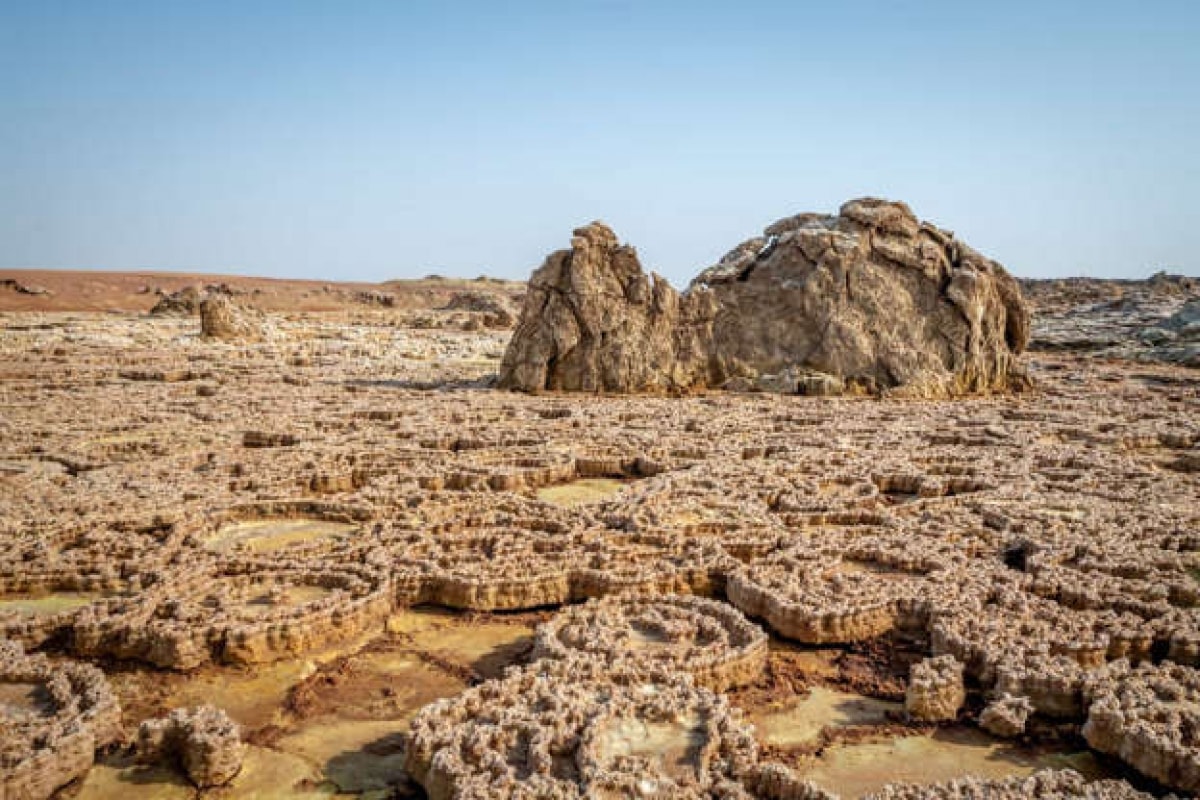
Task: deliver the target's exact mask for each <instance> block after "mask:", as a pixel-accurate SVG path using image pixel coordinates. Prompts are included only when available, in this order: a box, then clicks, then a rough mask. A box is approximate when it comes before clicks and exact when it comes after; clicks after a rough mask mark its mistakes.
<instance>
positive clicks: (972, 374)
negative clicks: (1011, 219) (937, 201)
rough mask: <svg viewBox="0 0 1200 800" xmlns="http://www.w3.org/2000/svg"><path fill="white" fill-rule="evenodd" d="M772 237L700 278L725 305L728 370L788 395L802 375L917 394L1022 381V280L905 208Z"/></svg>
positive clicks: (812, 223)
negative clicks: (782, 383) (780, 382)
mask: <svg viewBox="0 0 1200 800" xmlns="http://www.w3.org/2000/svg"><path fill="white" fill-rule="evenodd" d="M765 234H766V236H765V238H764V237H759V238H755V239H751V240H750V241H749V242H747V243H745V245H743V246H741V247H740V248H739V249H735V251H734V253H733V254H731V255H730V256H726V260H723V261H722V263H720V264H718V265H716V266H715V267H712V268H710V269H708V270H706V271H704V272H703V273H701V274H700V275H699V276H698V277H697V278H696V279H695V280H694V281H693V282H692V289H691V290H690V291H697V290H698V289H700V288H704V287H707V288H709V289H711V290H712V292H713V293H714V294H715V296H716V298H717V300H718V305H719V308H720V311H719V312H718V314H717V316H716V320H715V323H714V325H713V329H712V336H713V340H712V344H711V348H712V353H713V355H714V359H715V360H716V362H717V372H718V373H719V374H720V375H721V376H724V377H726V378H732V377H736V376H748V377H751V378H753V379H760V380H761V378H762V377H763V376H777V375H780V374H783V373H790V374H791V375H794V376H795V378H794V379H793V380H791V381H790V382H789V386H788V387H787V388H788V390H789V391H796V390H797V388H798V385H799V384H800V383H801V380H800V378H801V376H814V375H815V376H822V377H824V376H831V377H832V378H834V379H837V380H841V381H844V382H845V383H846V384H848V385H849V387H850V388H859V389H862V390H867V391H875V390H897V391H899V392H900V393H902V394H909V395H920V396H943V395H953V394H961V393H966V392H987V391H996V390H1005V389H1009V388H1013V387H1015V386H1020V385H1022V384H1023V383H1024V378H1023V377H1021V376H1020V375H1019V374H1018V372H1017V369H1016V364H1015V360H1016V357H1017V355H1019V354H1020V353H1021V352H1022V350H1024V348H1025V345H1026V342H1027V341H1028V339H1029V312H1028V311H1027V310H1026V307H1025V304H1024V302H1023V301H1022V299H1021V292H1020V288H1019V287H1018V285H1017V283H1016V281H1014V280H1013V279H1012V278H1011V277H1010V276H1009V275H1008V273H1007V272H1005V270H1004V268H1003V267H1001V266H1000V265H999V264H997V263H996V262H994V261H992V260H990V259H988V258H986V257H984V256H982V255H980V254H979V253H977V252H975V251H974V250H972V249H971V248H969V247H967V246H966V245H964V244H963V243H961V242H959V241H958V240H957V239H955V238H954V236H953V234H950V233H948V232H946V231H942V230H940V229H938V228H936V227H934V226H933V225H930V224H929V223H925V222H920V221H918V220H917V218H916V217H915V216H914V215H913V213H912V212H911V211H910V210H909V208H908V206H906V205H904V204H903V203H891V202H887V201H884V200H877V199H873V198H863V199H859V200H852V201H850V202H848V203H846V204H845V205H844V206H842V209H841V212H840V214H839V215H838V216H832V217H823V216H820V215H814V214H801V215H798V216H796V217H791V218H788V219H785V220H781V221H779V222H777V223H775V224H774V225H772V226H770V227H768V228H767V229H766V231H765ZM760 242H761V243H762V244H761V247H760V248H759V249H757V250H755V249H754V248H753V247H752V245H756V244H758V243H760ZM819 385H821V386H822V387H825V386H829V385H831V384H830V383H828V382H822V383H821V384H819ZM832 385H836V384H832ZM803 386H804V388H805V390H806V392H808V393H813V392H812V388H813V382H812V381H811V380H804V381H803ZM817 393H824V392H817Z"/></svg>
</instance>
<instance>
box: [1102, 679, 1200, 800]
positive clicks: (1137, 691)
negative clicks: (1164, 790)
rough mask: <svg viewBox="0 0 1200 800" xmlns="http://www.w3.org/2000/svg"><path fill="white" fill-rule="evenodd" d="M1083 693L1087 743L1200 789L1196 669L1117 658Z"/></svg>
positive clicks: (1166, 780) (1179, 785)
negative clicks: (1137, 664)
mask: <svg viewBox="0 0 1200 800" xmlns="http://www.w3.org/2000/svg"><path fill="white" fill-rule="evenodd" d="M1087 694H1088V697H1089V699H1090V701H1091V705H1090V707H1089V710H1088V719H1087V722H1086V723H1085V724H1084V726H1083V736H1084V738H1085V739H1087V741H1088V744H1090V745H1091V746H1092V747H1094V748H1096V749H1097V750H1099V751H1100V752H1102V753H1108V754H1110V755H1114V756H1117V757H1118V758H1120V759H1121V760H1122V761H1124V762H1125V763H1127V764H1129V765H1130V766H1132V767H1133V768H1134V769H1136V770H1137V771H1138V772H1141V773H1142V774H1143V775H1147V776H1149V777H1151V778H1154V779H1155V780H1156V781H1158V782H1160V783H1162V784H1163V785H1165V786H1169V787H1171V788H1173V789H1179V790H1181V791H1185V792H1192V793H1195V792H1200V671H1198V670H1195V669H1191V668H1190V667H1182V666H1179V665H1177V664H1170V663H1167V664H1162V665H1158V666H1155V665H1151V664H1145V665H1142V666H1140V667H1136V668H1130V666H1129V664H1128V662H1126V661H1124V660H1121V661H1116V662H1113V664H1112V665H1110V666H1109V667H1108V668H1107V669H1105V670H1104V671H1102V672H1100V673H1097V674H1096V675H1094V676H1093V677H1092V679H1091V680H1090V681H1089V684H1088V688H1087Z"/></svg>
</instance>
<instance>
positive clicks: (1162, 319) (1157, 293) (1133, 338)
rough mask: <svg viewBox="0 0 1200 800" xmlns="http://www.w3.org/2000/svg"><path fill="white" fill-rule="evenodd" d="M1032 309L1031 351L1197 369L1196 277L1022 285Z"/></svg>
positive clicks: (1199, 314)
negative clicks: (1086, 354) (1078, 354)
mask: <svg viewBox="0 0 1200 800" xmlns="http://www.w3.org/2000/svg"><path fill="white" fill-rule="evenodd" d="M1021 285H1022V289H1023V290H1024V292H1025V296H1026V297H1028V298H1029V300H1030V303H1031V304H1032V305H1033V307H1034V309H1035V310H1036V311H1037V318H1036V321H1035V323H1034V326H1033V338H1032V341H1031V342H1030V349H1031V350H1040V351H1051V352H1075V353H1088V354H1092V355H1095V356H1098V357H1101V358H1122V359H1130V360H1134V361H1158V362H1164V363H1168V364H1179V365H1181V366H1186V367H1197V366H1200V278H1190V277H1186V276H1182V275H1168V274H1165V273H1158V274H1157V275H1154V276H1153V277H1151V278H1148V279H1146V280H1128V281H1125V280H1097V279H1092V278H1061V279H1054V280H1027V281H1022V284H1021Z"/></svg>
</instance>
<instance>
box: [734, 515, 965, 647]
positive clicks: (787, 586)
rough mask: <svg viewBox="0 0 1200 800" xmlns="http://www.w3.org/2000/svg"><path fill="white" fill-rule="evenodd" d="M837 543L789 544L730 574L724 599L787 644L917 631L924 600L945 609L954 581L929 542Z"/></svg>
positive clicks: (872, 539)
mask: <svg viewBox="0 0 1200 800" xmlns="http://www.w3.org/2000/svg"><path fill="white" fill-rule="evenodd" d="M843 542H844V545H843V546H842V547H839V546H838V545H839V542H838V540H837V538H835V537H833V536H830V537H826V538H825V539H824V540H823V541H822V542H821V543H820V544H817V543H815V542H813V541H811V540H807V539H802V538H797V539H794V540H793V541H792V543H791V544H789V546H787V547H785V548H783V549H781V550H779V551H778V552H775V553H772V554H770V555H768V556H765V557H763V558H760V559H758V560H756V561H754V562H753V563H752V564H750V565H749V566H746V567H742V568H738V569H735V570H732V572H731V574H730V575H729V576H728V578H727V587H726V592H727V593H728V595H729V600H730V602H731V603H733V604H734V605H735V606H737V607H738V608H739V609H741V610H742V611H743V612H745V613H746V614H748V615H749V616H751V617H760V618H762V619H765V620H766V621H767V622H768V623H769V624H770V625H771V627H772V628H773V629H775V630H776V631H778V632H779V633H781V634H782V635H784V636H787V637H788V638H791V639H797V640H799V641H801V642H807V643H812V644H830V643H838V642H854V641H861V640H864V639H869V638H872V637H875V636H880V635H882V634H884V633H887V632H889V631H891V630H893V629H895V628H897V627H906V628H918V629H920V628H923V627H924V626H925V625H926V622H927V620H928V618H929V615H930V613H931V608H932V605H931V604H932V603H933V602H934V601H937V600H940V601H941V602H942V603H943V604H945V605H950V604H951V600H952V599H953V598H954V597H956V596H957V590H958V586H959V579H958V578H957V576H954V575H952V574H950V573H947V572H946V570H947V569H949V568H950V567H951V565H952V563H953V562H952V561H950V560H942V559H943V557H944V556H943V555H942V554H941V553H939V552H938V551H939V550H941V549H942V548H941V547H940V546H939V545H937V544H933V543H927V544H932V546H931V547H930V548H929V549H928V550H926V551H924V552H922V550H921V542H920V540H912V539H909V538H908V537H895V536H889V535H882V536H871V535H867V534H863V535H861V536H854V537H847V538H846V539H844V540H843Z"/></svg>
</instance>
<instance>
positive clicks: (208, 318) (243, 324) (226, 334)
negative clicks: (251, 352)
mask: <svg viewBox="0 0 1200 800" xmlns="http://www.w3.org/2000/svg"><path fill="white" fill-rule="evenodd" d="M200 335H201V336H203V337H204V338H206V339H225V340H230V341H236V340H242V341H257V340H259V339H261V338H262V337H263V328H262V322H261V320H259V319H257V318H256V317H255V315H254V314H253V313H251V312H250V311H249V310H248V309H245V308H242V307H241V306H238V305H237V304H236V303H234V302H233V300H231V299H229V298H228V297H227V296H225V295H223V294H209V295H207V296H206V297H205V298H204V299H203V300H202V301H201V302H200Z"/></svg>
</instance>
